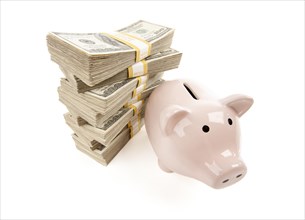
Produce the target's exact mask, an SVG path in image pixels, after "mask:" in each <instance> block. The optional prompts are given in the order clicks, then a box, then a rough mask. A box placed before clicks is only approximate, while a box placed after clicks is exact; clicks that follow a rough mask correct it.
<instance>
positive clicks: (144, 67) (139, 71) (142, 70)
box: [128, 60, 148, 78]
mask: <svg viewBox="0 0 305 220" xmlns="http://www.w3.org/2000/svg"><path fill="white" fill-rule="evenodd" d="M147 73H148V64H147V62H146V60H142V61H140V62H137V63H135V64H133V65H132V66H130V67H128V78H132V77H136V76H142V75H145V74H147Z"/></svg>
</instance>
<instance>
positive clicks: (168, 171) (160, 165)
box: [158, 159, 173, 173]
mask: <svg viewBox="0 0 305 220" xmlns="http://www.w3.org/2000/svg"><path fill="white" fill-rule="evenodd" d="M158 164H159V167H160V168H161V170H163V171H164V172H167V173H172V172H173V171H171V170H170V169H168V168H167V167H166V166H165V165H164V164H163V163H162V162H161V161H160V160H159V159H158Z"/></svg>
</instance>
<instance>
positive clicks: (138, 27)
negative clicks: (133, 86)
mask: <svg viewBox="0 0 305 220" xmlns="http://www.w3.org/2000/svg"><path fill="white" fill-rule="evenodd" d="M173 34H174V29H172V28H168V27H165V26H161V25H157V24H153V23H150V22H146V21H142V20H140V21H138V22H136V23H134V24H131V25H129V26H127V27H126V28H122V29H120V30H118V31H117V32H113V33H100V32H99V33H85V34H82V33H59V32H51V33H49V34H48V35H47V43H48V49H49V52H50V54H51V55H52V60H53V61H55V62H58V63H59V65H61V66H63V68H66V69H69V70H71V71H73V73H74V74H75V76H77V77H78V78H79V79H81V80H82V81H83V82H84V83H86V84H87V85H89V86H94V85H96V84H98V83H100V82H102V81H104V80H105V79H108V78H110V77H112V76H114V75H116V74H117V73H119V72H120V71H123V70H124V69H126V68H127V67H129V66H131V65H133V64H134V63H136V62H139V61H140V60H142V59H144V58H146V57H147V56H149V55H151V54H155V53H158V52H160V51H162V50H165V49H167V48H169V47H170V46H171V42H172V38H173Z"/></svg>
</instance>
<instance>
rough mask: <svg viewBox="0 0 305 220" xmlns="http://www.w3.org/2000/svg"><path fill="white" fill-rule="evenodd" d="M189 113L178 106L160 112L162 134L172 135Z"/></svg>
mask: <svg viewBox="0 0 305 220" xmlns="http://www.w3.org/2000/svg"><path fill="white" fill-rule="evenodd" d="M189 113H190V111H189V110H188V109H185V108H183V107H181V106H179V105H172V106H169V107H167V108H166V109H164V110H163V111H162V112H161V115H160V126H161V130H162V132H163V133H165V134H166V135H170V134H172V133H173V130H174V128H175V126H176V125H177V124H178V123H179V122H180V121H181V120H182V119H183V118H185V117H186V116H187V115H188V114H189Z"/></svg>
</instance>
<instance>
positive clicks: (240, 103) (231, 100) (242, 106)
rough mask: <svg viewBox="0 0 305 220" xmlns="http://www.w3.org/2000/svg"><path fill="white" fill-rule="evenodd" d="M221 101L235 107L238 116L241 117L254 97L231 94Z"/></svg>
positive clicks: (232, 107)
mask: <svg viewBox="0 0 305 220" xmlns="http://www.w3.org/2000/svg"><path fill="white" fill-rule="evenodd" d="M221 102H222V103H223V104H224V105H226V106H228V107H230V108H231V109H233V110H234V111H235V112H236V114H237V116H238V117H241V116H242V115H243V114H244V113H246V111H248V110H249V108H250V107H251V106H252V104H253V99H252V98H251V97H248V96H245V95H231V96H228V97H227V98H224V99H222V100H221Z"/></svg>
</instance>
